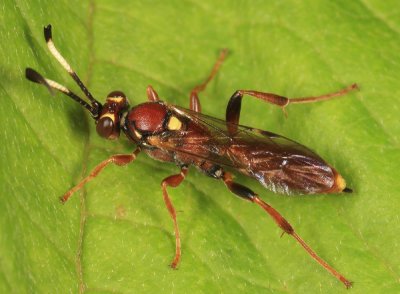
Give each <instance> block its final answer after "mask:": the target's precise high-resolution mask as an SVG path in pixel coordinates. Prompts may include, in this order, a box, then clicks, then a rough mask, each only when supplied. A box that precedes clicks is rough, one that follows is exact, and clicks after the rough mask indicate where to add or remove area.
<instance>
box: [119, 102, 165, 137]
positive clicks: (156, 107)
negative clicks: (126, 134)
mask: <svg viewBox="0 0 400 294" xmlns="http://www.w3.org/2000/svg"><path fill="white" fill-rule="evenodd" d="M166 118H167V108H166V106H165V105H164V104H161V103H155V102H147V103H143V104H139V105H137V106H135V107H133V108H132V109H131V110H130V111H129V113H128V116H127V121H128V122H129V125H128V129H129V131H130V132H131V133H137V132H138V133H139V134H150V133H151V134H154V133H158V132H161V131H163V130H164V128H165V121H166ZM136 135H137V134H136Z"/></svg>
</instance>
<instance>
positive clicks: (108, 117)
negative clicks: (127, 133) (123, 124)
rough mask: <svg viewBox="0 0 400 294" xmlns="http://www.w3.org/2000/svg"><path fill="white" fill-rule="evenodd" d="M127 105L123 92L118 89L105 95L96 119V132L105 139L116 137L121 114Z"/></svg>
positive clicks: (118, 132)
mask: <svg viewBox="0 0 400 294" xmlns="http://www.w3.org/2000/svg"><path fill="white" fill-rule="evenodd" d="M128 106H129V104H128V101H127V99H126V97H125V94H124V93H122V92H119V91H114V92H111V93H110V94H109V95H108V96H107V100H106V103H104V105H103V108H102V110H101V113H100V117H99V119H98V120H97V125H96V131H97V133H98V134H99V135H100V136H101V137H103V138H106V139H110V140H115V139H118V138H119V134H120V120H121V116H122V113H123V112H124V111H125V110H126V109H127V108H128Z"/></svg>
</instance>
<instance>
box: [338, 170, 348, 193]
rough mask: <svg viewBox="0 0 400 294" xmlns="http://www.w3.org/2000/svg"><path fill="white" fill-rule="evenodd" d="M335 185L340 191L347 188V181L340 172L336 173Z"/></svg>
mask: <svg viewBox="0 0 400 294" xmlns="http://www.w3.org/2000/svg"><path fill="white" fill-rule="evenodd" d="M335 185H336V187H337V190H338V192H342V191H343V190H344V189H345V188H346V181H345V180H344V179H343V177H342V176H341V175H340V174H336V179H335Z"/></svg>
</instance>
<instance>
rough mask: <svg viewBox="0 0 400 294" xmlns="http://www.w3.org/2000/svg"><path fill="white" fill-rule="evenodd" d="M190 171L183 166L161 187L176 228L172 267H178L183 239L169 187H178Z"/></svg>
mask: <svg viewBox="0 0 400 294" xmlns="http://www.w3.org/2000/svg"><path fill="white" fill-rule="evenodd" d="M187 173H188V168H187V166H183V167H182V168H181V172H180V173H179V174H176V175H172V176H169V177H167V178H165V179H164V180H163V181H162V182H161V188H162V192H163V197H164V202H165V205H166V206H167V209H168V212H169V214H170V216H171V218H172V220H173V221H174V229H175V257H174V259H173V260H172V263H171V267H172V268H176V267H177V265H178V263H179V260H180V258H181V239H180V236H179V228H178V222H177V221H176V211H175V208H174V206H173V205H172V202H171V199H170V198H169V196H168V191H167V187H174V188H175V187H178V186H179V185H180V183H182V181H183V180H184V179H185V176H186V175H187Z"/></svg>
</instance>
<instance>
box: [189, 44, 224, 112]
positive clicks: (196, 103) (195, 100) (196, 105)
mask: <svg viewBox="0 0 400 294" xmlns="http://www.w3.org/2000/svg"><path fill="white" fill-rule="evenodd" d="M227 54H228V50H227V49H223V50H221V53H220V54H219V57H218V59H217V61H216V62H215V64H214V66H213V68H212V70H211V72H210V75H209V76H208V77H207V79H206V80H205V81H204V82H203V83H202V84H200V85H197V86H196V87H194V88H193V90H192V91H191V92H190V109H191V110H193V111H196V112H201V105H200V99H199V93H200V92H201V91H204V89H205V88H206V87H207V84H208V83H209V82H210V81H211V80H212V79H213V78H214V77H215V75H216V74H217V72H218V70H219V68H220V67H221V65H222V62H223V61H224V59H225V57H226V55H227Z"/></svg>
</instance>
